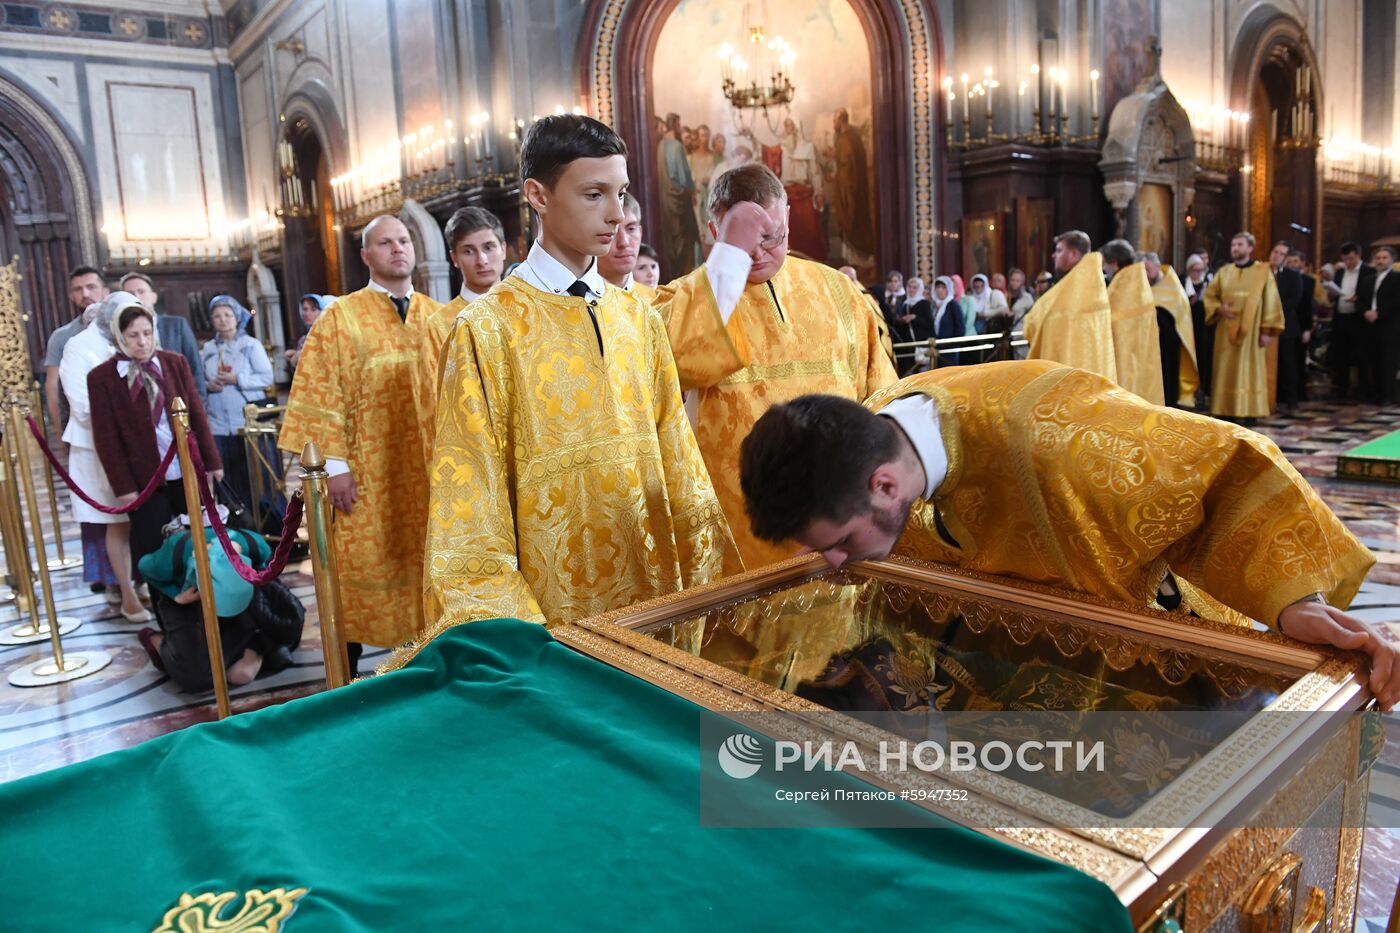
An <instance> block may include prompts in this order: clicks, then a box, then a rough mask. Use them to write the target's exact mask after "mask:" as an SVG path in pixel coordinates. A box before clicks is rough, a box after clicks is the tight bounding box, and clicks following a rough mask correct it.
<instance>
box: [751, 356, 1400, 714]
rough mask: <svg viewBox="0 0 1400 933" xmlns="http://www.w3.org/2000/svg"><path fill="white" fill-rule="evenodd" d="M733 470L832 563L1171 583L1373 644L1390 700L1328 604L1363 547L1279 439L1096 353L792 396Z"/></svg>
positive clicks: (759, 522) (1355, 630)
mask: <svg viewBox="0 0 1400 933" xmlns="http://www.w3.org/2000/svg"><path fill="white" fill-rule="evenodd" d="M877 412H878V414H876V413H877ZM742 470H743V472H742V482H743V489H744V496H745V500H746V503H747V506H748V512H749V516H750V518H751V521H752V530H753V533H754V534H755V535H757V536H758V537H760V538H763V539H765V540H769V541H785V540H796V541H798V542H799V543H801V544H803V545H805V546H806V547H808V548H810V549H811V550H814V551H819V552H821V553H822V554H823V555H824V556H825V557H826V559H827V560H828V561H829V562H830V563H831V564H832V565H834V566H840V565H842V564H844V563H846V562H847V561H853V560H867V559H878V558H883V557H886V556H888V555H889V554H890V553H891V552H894V553H898V554H901V555H905V556H909V557H913V558H917V559H920V560H928V561H937V562H941V563H948V564H956V565H958V566H961V567H966V568H969V569H971V570H977V571H981V572H984V573H989V574H996V575H1002V576H1011V577H1019V578H1021V579H1024V580H1030V581H1033V582H1038V583H1046V584H1051V585H1056V586H1061V587H1064V588H1067V589H1071V590H1078V591H1080V592H1083V593H1089V594H1092V595H1094V596H1098V597H1101V598H1104V599H1110V600H1113V601H1116V602H1120V603H1126V604H1130V605H1136V606H1146V605H1150V604H1157V603H1159V600H1165V599H1167V597H1168V596H1169V595H1172V594H1173V591H1174V593H1175V594H1179V595H1180V597H1181V605H1182V606H1183V607H1184V608H1189V609H1191V610H1194V611H1196V612H1197V613H1198V614H1199V615H1202V616H1205V617H1209V618H1216V619H1220V618H1222V616H1224V617H1227V618H1233V620H1234V621H1237V622H1243V620H1242V619H1240V618H1239V616H1238V614H1240V613H1242V614H1243V615H1244V616H1247V617H1249V618H1251V619H1257V620H1258V621H1260V622H1263V623H1265V624H1266V625H1269V626H1270V627H1272V628H1274V629H1276V630H1278V631H1281V632H1282V633H1283V634H1285V635H1288V636H1291V637H1293V638H1296V639H1299V640H1300V641H1306V642H1311V643H1313V644H1329V645H1333V646H1336V647H1339V648H1347V649H1353V650H1360V651H1365V652H1368V653H1369V654H1370V655H1371V664H1372V672H1371V673H1372V675H1371V681H1370V686H1371V690H1372V692H1373V693H1374V694H1375V695H1376V696H1377V697H1378V698H1380V700H1381V703H1382V704H1383V705H1385V706H1386V707H1389V706H1390V705H1392V704H1394V703H1395V702H1396V701H1397V700H1400V663H1397V662H1398V661H1400V658H1397V650H1396V647H1395V646H1394V645H1392V644H1390V643H1389V642H1387V641H1386V640H1384V639H1383V637H1382V636H1381V635H1380V634H1379V633H1378V632H1376V631H1375V630H1374V629H1373V628H1372V627H1371V626H1369V625H1367V624H1366V623H1365V622H1362V621H1361V620H1359V619H1356V618H1354V617H1352V616H1349V615H1347V614H1346V613H1344V612H1342V611H1341V610H1340V609H1338V608H1333V607H1345V606H1347V605H1348V604H1349V603H1350V602H1351V599H1352V597H1353V596H1355V595H1356V591H1357V589H1358V588H1359V587H1360V585H1361V581H1362V580H1363V579H1364V578H1365V576H1366V573H1367V571H1368V570H1369V569H1370V568H1371V566H1372V565H1373V564H1374V563H1375V558H1374V557H1373V556H1372V555H1371V553H1370V552H1369V551H1367V550H1366V548H1365V547H1363V546H1362V545H1361V543H1360V542H1359V541H1357V540H1356V538H1355V537H1353V536H1352V534H1351V533H1350V532H1349V531H1347V529H1346V528H1345V527H1344V526H1343V525H1342V523H1341V521H1340V520H1339V519H1338V518H1337V517H1336V516H1335V515H1333V514H1332V512H1331V511H1330V510H1329V509H1328V508H1327V506H1326V505H1324V504H1323V502H1322V500H1321V499H1320V498H1319V497H1318V495H1317V493H1316V492H1314V491H1313V489H1312V487H1311V486H1310V485H1309V484H1308V482H1307V481H1306V480H1305V479H1303V478H1302V477H1301V476H1299V475H1298V473H1297V471H1296V470H1294V469H1293V467H1292V466H1290V465H1289V463H1288V461H1287V460H1286V459H1285V458H1284V456H1283V454H1282V453H1281V452H1280V451H1279V449H1278V447H1277V446H1275V445H1274V443H1273V442H1272V441H1270V440H1269V439H1268V438H1266V437H1264V436H1262V435H1259V434H1255V433H1254V432H1253V431H1249V430H1247V429H1245V428H1241V427H1237V426H1235V425H1231V424H1227V423H1224V422H1221V421H1216V420H1214V419H1212V418H1208V417H1206V416H1204V415H1196V414H1193V413H1191V412H1184V411H1180V410H1176V409H1169V408H1163V407H1161V406H1157V405H1151V404H1149V403H1147V402H1144V401H1143V400H1142V399H1141V398H1139V397H1137V396H1136V395H1133V394H1131V393H1129V392H1125V391H1123V390H1122V389H1120V388H1118V387H1117V386H1115V385H1113V384H1112V383H1110V382H1109V381H1108V380H1106V379H1104V378H1103V377H1101V376H1098V375H1095V374H1094V373H1089V372H1085V371H1084V370H1080V369H1071V368H1069V367H1066V366H1060V365H1058V364H1055V363H1050V362H1047V361H1027V362H1007V363H988V364H984V365H982V366H977V367H970V366H969V367H963V366H959V367H951V368H948V369H939V370H935V371H933V372H929V373H922V374H920V375H917V376H911V377H909V378H907V379H905V380H903V381H902V382H900V383H898V384H896V385H894V386H891V387H890V388H888V389H886V390H885V391H883V392H879V393H877V394H876V395H874V396H873V397H871V398H870V399H869V400H868V401H867V402H866V406H861V405H857V404H855V403H854V402H851V401H849V400H847V399H842V398H837V397H835V396H829V395H807V396H803V397H802V398H799V399H795V400H793V401H792V402H789V403H787V404H784V405H778V406H775V407H774V408H771V409H769V411H768V412H767V414H765V415H764V416H763V417H762V418H760V419H759V420H758V423H757V424H755V425H754V429H753V431H752V433H750V434H749V436H748V437H747V438H746V439H745V440H744V443H743V452H742ZM1164 583H1168V584H1170V585H1169V586H1168V587H1167V588H1164ZM1162 605H1165V603H1162ZM1227 607H1228V608H1227ZM1231 610H1233V611H1231Z"/></svg>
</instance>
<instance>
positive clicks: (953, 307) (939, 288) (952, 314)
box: [933, 275, 963, 366]
mask: <svg viewBox="0 0 1400 933" xmlns="http://www.w3.org/2000/svg"><path fill="white" fill-rule="evenodd" d="M933 336H934V338H935V339H937V340H947V339H948V338H950V337H961V336H963V313H962V305H961V304H959V303H958V301H957V299H956V298H954V297H953V280H952V279H951V278H949V277H948V276H946V275H940V276H939V277H938V278H936V279H934V280H933ZM961 356H962V354H961V353H940V354H939V355H938V365H939V366H956V365H958V363H960V362H961V360H960V359H959V357H961Z"/></svg>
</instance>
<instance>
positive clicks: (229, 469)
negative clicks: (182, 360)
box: [199, 295, 273, 508]
mask: <svg viewBox="0 0 1400 933" xmlns="http://www.w3.org/2000/svg"><path fill="white" fill-rule="evenodd" d="M252 320H253V315H252V313H251V312H250V311H249V310H248V309H247V308H245V307H243V305H242V304H241V303H240V302H239V301H238V299H237V298H234V297H232V296H231V295H215V296H214V298H213V300H211V301H210V302H209V321H210V323H211V324H213V325H214V338H213V339H212V340H209V341H207V342H206V343H205V344H204V347H203V348H202V349H201V350H200V354H199V355H200V358H201V359H202V360H203V361H204V373H203V376H204V379H205V385H206V387H207V388H208V389H209V401H208V405H209V430H210V431H211V432H213V434H214V443H215V444H217V445H218V447H219V458H220V459H221V460H222V461H223V464H224V470H225V473H226V475H227V477H228V484H229V487H230V488H231V489H232V490H233V494H234V495H235V496H237V497H238V500H239V503H240V504H242V506H243V507H244V508H251V507H252V505H253V491H252V484H251V482H250V481H249V479H248V454H247V450H246V448H245V447H244V445H243V436H242V435H241V434H239V433H238V429H239V428H241V427H243V425H244V424H246V423H247V422H246V421H244V418H243V406H245V405H247V404H248V403H249V402H252V401H256V400H258V399H261V398H266V397H267V392H266V391H265V390H266V389H267V387H268V386H270V385H272V380H273V376H272V362H271V361H270V360H268V358H267V351H266V350H264V349H263V346H262V344H261V343H259V342H258V341H257V339H256V338H254V337H251V336H249V334H248V324H249V322H251V321H252ZM232 504H233V503H230V505H232Z"/></svg>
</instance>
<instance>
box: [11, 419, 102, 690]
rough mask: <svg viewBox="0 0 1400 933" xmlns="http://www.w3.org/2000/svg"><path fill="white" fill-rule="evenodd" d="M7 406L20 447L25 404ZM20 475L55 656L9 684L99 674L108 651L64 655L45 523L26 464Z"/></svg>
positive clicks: (29, 684)
mask: <svg viewBox="0 0 1400 933" xmlns="http://www.w3.org/2000/svg"><path fill="white" fill-rule="evenodd" d="M8 407H9V410H10V411H9V415H10V430H9V431H8V432H6V433H8V434H10V435H11V439H12V441H13V445H12V446H13V447H16V448H17V447H18V446H19V444H20V442H21V438H22V437H23V431H24V412H23V408H24V402H23V401H22V400H21V399H18V398H15V397H14V396H11V397H10V400H9V402H8ZM18 472H19V480H20V485H21V486H22V487H24V502H25V506H26V507H27V508H28V509H29V524H30V527H31V528H32V529H33V533H34V558H35V565H36V566H37V567H38V568H39V584H40V585H41V586H42V587H43V590H44V615H45V616H46V617H47V618H46V621H47V622H48V625H47V628H48V635H49V641H50V643H51V644H52V646H53V657H52V658H51V659H49V660H42V661H35V662H33V663H30V664H26V665H24V666H23V667H20V668H17V669H15V670H14V671H12V672H11V673H10V677H9V681H10V686H12V687H44V686H48V685H49V684H59V683H63V682H65V681H69V680H77V679H78V678H80V677H87V676H89V675H91V674H96V673H97V672H98V671H100V670H102V669H103V668H104V667H106V666H107V665H108V664H111V663H112V656H111V655H110V654H108V653H107V652H105V651H74V652H71V653H69V654H68V655H66V656H65V655H64V652H63V639H62V637H61V634H62V633H61V632H60V631H59V619H58V615H57V613H56V612H55V611H54V600H53V581H52V580H51V579H49V564H48V561H47V560H46V559H45V554H44V521H43V519H42V518H41V517H40V514H39V497H38V496H37V495H35V493H34V476H33V474H32V473H30V471H29V465H28V463H27V462H26V463H25V465H24V467H23V468H22V469H20V470H18ZM32 585H33V584H31V586H32ZM31 617H32V619H33V621H34V623H35V625H36V627H37V625H38V618H39V612H38V609H37V608H36V609H34V611H33V612H32V613H31Z"/></svg>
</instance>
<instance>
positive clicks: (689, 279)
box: [653, 163, 898, 569]
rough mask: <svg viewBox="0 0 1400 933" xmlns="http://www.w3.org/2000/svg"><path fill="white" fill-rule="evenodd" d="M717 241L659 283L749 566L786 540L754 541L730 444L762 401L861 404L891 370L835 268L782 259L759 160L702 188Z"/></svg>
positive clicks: (779, 205)
mask: <svg viewBox="0 0 1400 933" xmlns="http://www.w3.org/2000/svg"><path fill="white" fill-rule="evenodd" d="M706 208H707V210H708V213H709V217H710V231H711V233H712V234H714V237H715V245H714V248H713V249H712V250H711V251H710V255H709V258H707V259H706V260H705V264H704V265H703V266H701V267H700V268H698V269H696V270H695V271H693V272H691V273H690V274H688V275H686V276H684V277H683V278H680V279H677V280H676V281H674V282H672V283H671V284H669V285H667V286H665V287H663V288H662V289H661V291H660V294H658V295H657V297H656V300H655V301H654V302H653V306H654V307H656V308H657V310H659V311H660V312H661V315H662V317H663V319H664V320H665V321H666V328H667V333H668V334H669V336H670V338H671V351H672V353H673V354H674V355H675V358H676V367H677V369H678V370H679V371H680V377H681V388H682V389H684V390H686V391H687V392H691V391H694V393H695V399H696V407H695V411H696V418H695V437H696V440H697V441H698V442H699V444H700V452H701V453H702V454H703V455H704V457H705V466H706V467H707V468H708V469H709V471H710V479H711V480H712V481H713V482H714V486H715V492H716V493H717V494H718V495H719V501H720V505H721V506H722V507H723V509H724V515H725V518H727V519H728V520H729V527H730V529H731V530H732V531H733V532H734V539H735V542H736V543H737V544H738V545H739V552H740V554H741V555H742V556H743V558H744V566H745V567H746V568H748V569H753V568H754V567H761V566H763V565H765V564H770V563H773V562H774V561H777V560H781V559H783V558H785V557H789V556H791V555H792V553H793V550H794V549H793V547H792V546H788V545H774V544H770V543H768V542H765V541H760V540H759V539H757V538H755V537H754V536H753V535H752V534H751V533H750V531H749V521H748V518H747V516H746V515H745V513H744V496H743V492H742V491H741V490H740V488H739V445H738V444H737V443H736V442H735V438H741V437H744V436H745V435H747V434H748V432H749V429H750V428H751V427H753V424H754V422H755V421H757V420H758V419H759V417H760V416H761V415H762V414H763V413H764V412H765V411H767V410H768V408H769V406H771V405H775V404H777V403H779V402H785V401H788V400H789V399H793V398H796V397H797V396H799V395H803V394H805V393H808V392H823V393H827V394H830V395H840V396H842V397H844V398H849V399H854V400H855V401H861V400H863V399H865V398H866V397H867V396H869V395H870V393H872V392H875V391H877V390H879V389H882V388H884V387H885V386H887V385H890V384H891V383H893V382H894V381H895V380H896V379H897V378H898V377H897V376H896V374H895V370H894V365H893V364H892V363H891V362H890V358H889V356H887V355H886V353H885V351H884V349H883V347H882V346H881V342H880V321H879V319H878V318H877V316H876V315H875V314H874V313H873V312H872V311H871V309H870V305H869V304H868V303H867V302H866V300H865V297H864V296H863V295H862V294H861V291H860V288H859V287H858V286H857V285H856V284H855V283H854V282H852V281H851V280H850V279H848V278H847V277H846V276H844V275H842V274H841V273H839V272H838V271H837V270H835V269H833V268H830V267H828V266H824V265H822V264H820V263H816V262H811V261H809V260H806V259H800V258H798V257H797V256H789V255H788V200H787V192H786V191H785V190H784V189H783V183H782V182H781V181H779V180H778V176H776V175H774V174H773V172H771V171H770V170H769V169H768V168H767V167H766V166H764V165H761V164H758V163H750V164H748V165H741V166H739V167H737V168H733V169H730V170H729V171H727V172H725V173H724V174H723V175H720V176H719V177H718V178H717V179H715V180H714V181H713V182H712V183H711V185H710V196H709V203H708V204H707V205H706Z"/></svg>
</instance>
